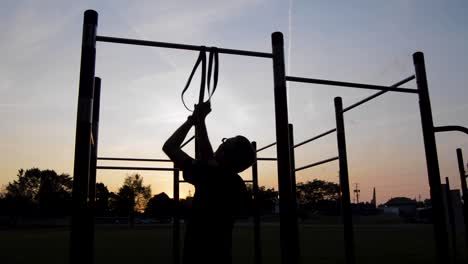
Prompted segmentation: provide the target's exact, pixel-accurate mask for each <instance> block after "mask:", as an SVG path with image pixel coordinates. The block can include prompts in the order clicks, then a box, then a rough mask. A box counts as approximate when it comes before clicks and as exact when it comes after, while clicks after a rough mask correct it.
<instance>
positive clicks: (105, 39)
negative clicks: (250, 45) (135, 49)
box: [96, 36, 273, 58]
mask: <svg viewBox="0 0 468 264" xmlns="http://www.w3.org/2000/svg"><path fill="white" fill-rule="evenodd" d="M96 41H100V42H109V43H117V44H128V45H138V46H149V47H159V48H169V49H181V50H194V51H210V50H212V48H211V47H205V46H196V45H187V44H177V43H169V42H159V41H149V40H139V39H127V38H115V37H107V36H97V37H96ZM216 51H217V52H218V53H223V54H230V55H240V56H248V57H260V58H272V57H273V55H272V54H271V53H266V52H257V51H249V50H236V49H225V48H216Z"/></svg>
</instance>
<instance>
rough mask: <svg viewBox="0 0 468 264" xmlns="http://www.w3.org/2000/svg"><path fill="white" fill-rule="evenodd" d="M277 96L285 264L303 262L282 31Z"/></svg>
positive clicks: (276, 52) (277, 42)
mask: <svg viewBox="0 0 468 264" xmlns="http://www.w3.org/2000/svg"><path fill="white" fill-rule="evenodd" d="M271 41H272V50H273V52H272V54H273V78H274V93H275V121H276V143H277V144H276V151H277V159H278V190H279V197H280V199H279V207H280V240H281V263H283V264H297V263H299V241H298V227H297V217H296V214H295V213H294V212H295V210H296V208H294V201H293V195H292V191H291V190H292V187H291V177H290V175H291V161H290V157H289V154H290V151H289V135H288V134H289V133H288V103H287V94H286V74H285V66H284V41H283V34H282V33H281V32H275V33H273V34H272V35H271Z"/></svg>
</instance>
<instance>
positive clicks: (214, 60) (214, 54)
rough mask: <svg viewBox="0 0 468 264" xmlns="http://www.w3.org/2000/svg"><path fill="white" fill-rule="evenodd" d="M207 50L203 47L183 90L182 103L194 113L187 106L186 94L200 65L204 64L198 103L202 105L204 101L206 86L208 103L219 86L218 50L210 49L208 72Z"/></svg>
mask: <svg viewBox="0 0 468 264" xmlns="http://www.w3.org/2000/svg"><path fill="white" fill-rule="evenodd" d="M206 49H207V48H206V47H204V46H202V47H201V50H200V53H199V55H198V58H197V61H196V62H195V65H194V66H193V69H192V72H191V73H190V76H189V78H188V80H187V83H186V84H185V87H184V89H183V90H182V94H181V99H182V103H183V104H184V106H185V108H186V109H187V110H189V111H190V112H193V110H191V109H190V108H188V107H187V105H186V104H185V100H184V94H185V92H186V91H187V90H188V88H189V87H190V83H191V82H192V79H193V76H194V75H195V72H196V71H197V69H198V66H200V64H202V70H201V80H200V94H199V98H198V103H199V104H201V103H203V101H204V97H205V86H206V89H207V90H208V101H210V100H211V97H212V96H213V94H214V92H215V91H216V87H217V86H218V73H219V56H218V49H217V48H215V47H212V48H210V49H209V52H210V54H209V60H208V72H207V70H206ZM213 68H214V69H213ZM212 71H213V89H211V73H212ZM207 74H208V76H207ZM207 77H208V78H207Z"/></svg>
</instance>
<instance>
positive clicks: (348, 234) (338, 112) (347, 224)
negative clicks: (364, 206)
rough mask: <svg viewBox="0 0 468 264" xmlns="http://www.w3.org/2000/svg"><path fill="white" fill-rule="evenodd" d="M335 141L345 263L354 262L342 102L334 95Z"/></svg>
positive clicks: (352, 263) (350, 263)
mask: <svg viewBox="0 0 468 264" xmlns="http://www.w3.org/2000/svg"><path fill="white" fill-rule="evenodd" d="M334 101H335V117H336V118H335V119H336V141H337V143H338V159H339V166H340V172H339V174H340V192H341V215H342V217H343V228H344V232H343V233H344V245H345V257H346V263H347V264H354V263H355V262H356V259H355V245H354V230H353V214H352V209H351V195H350V191H349V175H348V157H347V152H346V135H345V124H344V117H343V102H342V100H341V97H335V100H334Z"/></svg>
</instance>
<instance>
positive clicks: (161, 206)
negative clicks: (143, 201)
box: [145, 192, 174, 220]
mask: <svg viewBox="0 0 468 264" xmlns="http://www.w3.org/2000/svg"><path fill="white" fill-rule="evenodd" d="M173 214H174V200H172V199H171V198H169V196H168V195H167V194H166V193H164V192H162V193H160V194H157V195H155V196H153V197H152V198H151V199H149V201H148V204H147V206H146V209H145V215H147V216H149V217H154V218H156V219H159V220H168V219H170V218H172V216H173Z"/></svg>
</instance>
